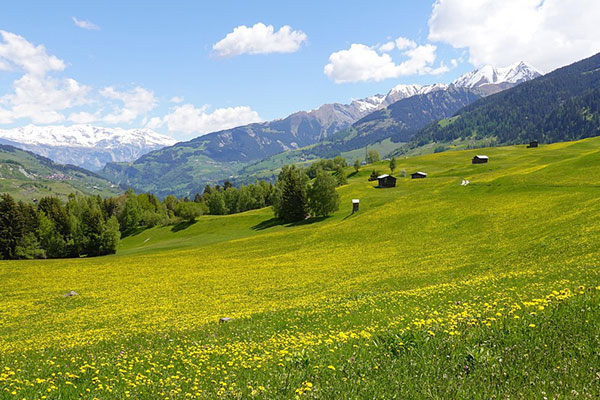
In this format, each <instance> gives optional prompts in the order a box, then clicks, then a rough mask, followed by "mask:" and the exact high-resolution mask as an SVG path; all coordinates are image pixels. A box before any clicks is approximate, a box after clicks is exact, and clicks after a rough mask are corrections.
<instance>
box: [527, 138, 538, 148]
mask: <svg viewBox="0 0 600 400" xmlns="http://www.w3.org/2000/svg"><path fill="white" fill-rule="evenodd" d="M532 147H538V141H537V140H532V141H531V142H529V146H527V148H528V149H530V148H532Z"/></svg>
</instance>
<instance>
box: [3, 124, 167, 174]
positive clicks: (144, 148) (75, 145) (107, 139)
mask: <svg viewBox="0 0 600 400" xmlns="http://www.w3.org/2000/svg"><path fill="white" fill-rule="evenodd" d="M0 142H5V143H6V142H8V143H9V144H12V145H14V146H16V147H20V148H22V149H25V150H29V151H33V152H34V153H37V154H40V155H43V156H46V157H49V158H51V159H53V160H54V161H57V162H59V163H63V164H75V165H78V166H82V167H84V168H88V169H92V170H97V169H100V168H102V167H103V166H104V164H106V163H107V162H120V161H133V160H135V159H137V158H139V157H140V156H142V155H143V154H145V153H148V152H150V151H152V150H158V149H160V148H162V147H165V146H172V145H174V144H175V143H176V142H177V141H176V140H175V139H173V138H171V137H169V136H165V135H161V134H159V133H157V132H155V131H153V130H151V129H147V128H142V129H122V128H105V127H97V126H92V125H72V126H62V125H55V126H36V125H26V126H22V127H19V128H14V129H0Z"/></svg>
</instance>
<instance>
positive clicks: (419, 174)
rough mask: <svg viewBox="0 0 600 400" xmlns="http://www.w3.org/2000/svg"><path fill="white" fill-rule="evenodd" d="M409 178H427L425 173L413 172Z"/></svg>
mask: <svg viewBox="0 0 600 400" xmlns="http://www.w3.org/2000/svg"><path fill="white" fill-rule="evenodd" d="M410 178H411V179H423V178H427V173H426V172H421V171H419V172H415V173H414V174H410Z"/></svg>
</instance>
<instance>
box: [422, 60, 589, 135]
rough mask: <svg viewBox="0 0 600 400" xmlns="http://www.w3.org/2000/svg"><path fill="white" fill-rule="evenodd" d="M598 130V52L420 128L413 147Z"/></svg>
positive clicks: (586, 132) (581, 133)
mask: <svg viewBox="0 0 600 400" xmlns="http://www.w3.org/2000/svg"><path fill="white" fill-rule="evenodd" d="M598 134H600V54H597V55H595V56H593V57H590V58H587V59H585V60H582V61H579V62H577V63H574V64H572V65H569V66H567V67H563V68H560V69H558V70H556V71H554V72H551V73H549V74H547V75H544V76H542V77H540V78H537V79H535V80H532V81H529V82H525V83H522V84H521V85H519V86H516V87H514V88H512V89H508V90H506V91H504V92H501V93H498V94H495V95H492V96H489V97H487V98H485V99H482V100H479V101H477V102H475V103H474V104H472V105H470V106H467V107H465V108H464V109H462V110H461V111H459V112H458V114H457V115H456V118H452V119H450V120H445V121H442V122H441V123H435V124H432V125H430V126H428V127H427V128H425V129H424V130H423V131H421V132H420V133H419V134H418V135H417V136H416V137H415V138H414V140H413V146H420V145H423V144H426V143H430V142H448V141H451V140H454V139H457V138H463V139H471V138H472V139H479V138H482V137H495V138H496V140H497V143H499V144H516V143H525V142H528V141H530V140H533V139H536V140H539V141H540V142H542V143H551V142H558V141H564V140H575V139H581V138H586V137H592V136H597V135H598Z"/></svg>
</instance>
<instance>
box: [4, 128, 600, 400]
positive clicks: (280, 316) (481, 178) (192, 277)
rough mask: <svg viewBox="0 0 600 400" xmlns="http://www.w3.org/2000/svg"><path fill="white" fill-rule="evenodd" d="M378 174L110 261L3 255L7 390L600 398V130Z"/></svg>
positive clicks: (427, 159) (154, 236)
mask: <svg viewBox="0 0 600 400" xmlns="http://www.w3.org/2000/svg"><path fill="white" fill-rule="evenodd" d="M482 153H483V154H486V155H488V156H489V157H490V162H489V163H488V164H484V165H473V164H471V162H470V161H471V158H472V157H473V155H475V154H482ZM386 166H387V164H386V163H384V162H381V163H379V164H377V165H372V166H368V167H364V168H362V169H361V171H360V172H359V173H358V174H352V169H351V168H348V170H347V173H348V174H349V183H348V185H345V186H342V187H340V188H339V189H338V190H339V193H340V194H341V197H342V202H341V204H342V206H341V208H340V210H339V211H338V212H336V213H335V214H334V215H333V216H332V217H330V218H325V219H318V220H308V221H306V222H304V223H300V224H292V225H281V224H279V223H278V222H277V221H276V220H273V219H272V215H273V214H272V211H271V210H269V209H262V210H254V211H250V212H246V213H242V214H236V215H228V216H203V217H200V218H199V219H198V221H197V222H196V223H195V224H192V225H190V226H186V227H182V228H173V227H161V228H153V229H149V230H146V231H142V232H139V233H138V234H136V235H132V236H129V237H127V238H125V239H124V240H123V241H122V247H121V248H120V250H119V251H118V252H117V255H115V256H107V257H103V258H95V259H72V260H56V261H54V260H47V261H24V262H0V275H1V276H3V277H4V280H3V285H2V286H1V287H0V298H2V299H3V311H4V312H3V313H2V314H1V315H0V320H1V321H2V324H0V326H1V328H0V332H1V333H2V334H1V335H0V366H2V367H3V368H5V369H3V371H2V373H1V374H2V375H0V377H1V378H2V379H3V381H2V382H3V385H5V387H9V388H10V390H12V391H14V392H15V394H14V395H13V396H14V397H15V398H23V397H25V398H30V397H35V394H36V393H41V392H43V393H48V396H49V398H50V397H54V398H59V397H60V398H73V397H78V396H80V395H81V396H83V397H86V396H88V397H90V396H93V397H98V398H106V397H114V398H124V397H127V396H131V397H132V398H148V397H152V396H153V394H156V393H159V394H161V396H163V395H164V396H166V397H169V396H170V397H172V398H184V394H185V393H193V395H192V397H196V398H215V397H222V398H248V397H256V398H286V399H287V398H290V399H291V398H296V397H300V396H303V397H304V396H313V397H315V398H328V399H338V398H339V399H342V398H392V397H394V396H395V397H399V398H427V397H433V398H480V397H481V398H508V397H510V398H513V397H514V398H519V397H524V398H537V397H539V395H540V394H541V393H544V394H545V395H547V396H548V397H549V398H554V397H561V398H562V397H571V396H573V393H574V391H576V392H577V393H578V394H580V395H581V396H582V397H584V398H595V397H597V396H598V395H599V394H600V393H599V390H598V386H597V384H596V381H597V377H596V373H597V366H598V355H597V351H596V350H595V349H597V348H598V346H600V339H599V337H598V334H597V332H598V329H600V313H599V311H598V310H600V308H598V304H600V290H597V288H598V285H599V284H600V276H599V274H600V269H599V265H600V248H599V247H598V245H597V243H598V240H600V203H599V202H598V194H599V192H598V190H599V187H600V138H592V139H586V140H582V141H578V142H568V143H556V144H551V145H542V146H540V147H539V148H537V149H526V148H525V146H522V145H521V146H510V147H496V148H488V149H477V150H468V151H455V152H446V153H439V154H431V155H426V156H420V157H410V158H406V159H404V158H403V159H399V160H398V171H401V170H406V171H407V172H408V173H410V172H414V171H425V172H428V173H429V176H428V177H427V178H426V179H423V180H411V179H409V178H399V179H398V184H397V186H396V187H395V188H392V189H377V188H375V185H376V184H375V183H374V182H367V179H366V178H367V176H368V175H369V174H370V172H371V170H372V169H378V170H379V171H381V172H386V171H387V170H386ZM464 179H468V180H469V181H470V184H469V185H467V186H462V185H461V181H462V180H464ZM353 198H358V199H360V210H359V212H358V213H356V214H354V215H351V199H353ZM575 209H576V211H574V210H575ZM69 290H75V291H76V292H77V293H78V294H79V295H78V296H76V297H72V298H63V297H62V295H63V294H64V293H66V292H68V291H69ZM221 317H228V318H231V321H230V322H228V323H218V321H219V318H221ZM431 360H436V362H435V363H432V362H431ZM5 371H6V372H5ZM415 376H417V377H418V378H417V379H415ZM23 382H27V384H23Z"/></svg>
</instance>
